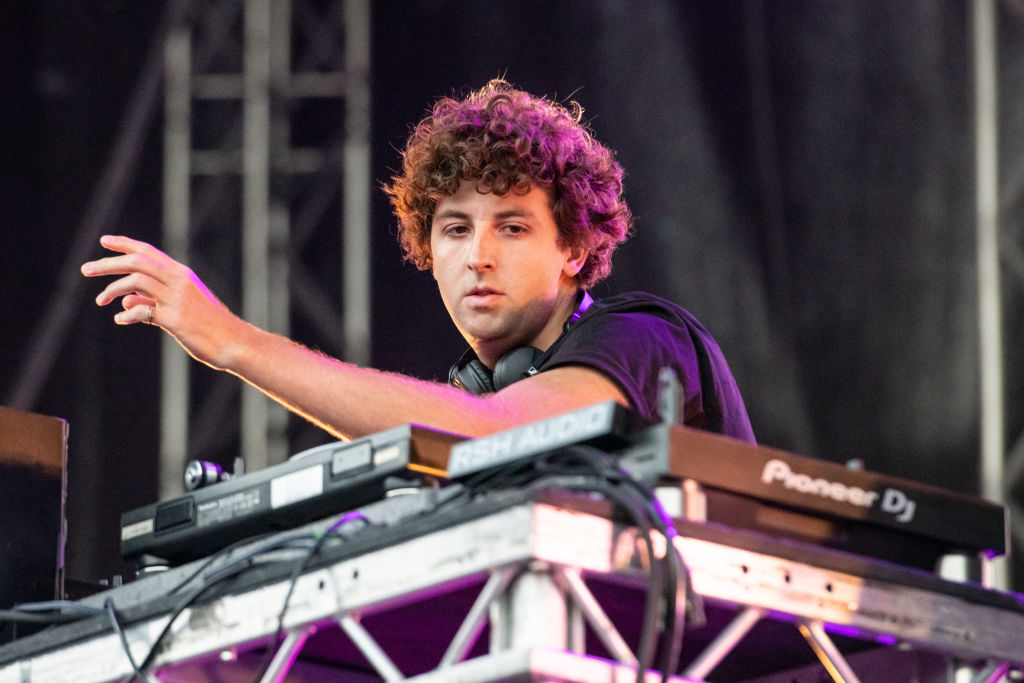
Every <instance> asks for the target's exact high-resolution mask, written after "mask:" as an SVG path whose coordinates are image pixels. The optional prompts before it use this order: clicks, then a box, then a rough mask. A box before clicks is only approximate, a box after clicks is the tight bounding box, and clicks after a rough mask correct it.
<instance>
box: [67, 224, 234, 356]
mask: <svg viewBox="0 0 1024 683" xmlns="http://www.w3.org/2000/svg"><path fill="white" fill-rule="evenodd" d="M100 244H101V245H103V246H104V247H105V248H107V249H109V250H110V251H114V252H119V255H117V256H108V257H106V258H101V259H98V260H96V261H89V262H88V263H85V264H83V265H82V274H83V275H85V276H86V277H97V276H103V275H123V276H124V277H121V278H118V279H116V280H114V281H112V282H111V283H109V284H108V285H107V286H106V288H105V289H104V290H103V291H102V292H100V294H99V296H97V297H96V303H97V304H98V305H100V306H106V305H107V304H109V303H110V302H112V301H114V300H115V299H117V298H118V297H121V305H122V307H123V310H121V311H119V312H118V313H117V314H116V315H115V316H114V322H116V323H117V324H119V325H132V324H134V323H146V324H150V325H156V326H157V327H160V328H162V329H164V330H166V331H167V332H168V333H169V334H171V335H172V336H173V337H174V338H175V339H176V340H177V341H178V343H180V344H181V345H182V346H183V347H184V348H185V350H186V351H188V353H189V354H191V355H192V356H193V357H194V358H196V359H197V360H199V361H201V362H203V363H206V364H207V365H211V366H213V367H218V368H221V367H223V366H224V362H225V360H224V358H223V356H224V354H225V352H226V350H227V348H228V346H229V345H230V344H231V342H232V339H233V337H234V335H235V334H236V333H237V332H238V331H239V328H240V326H242V325H244V323H243V322H242V321H241V320H240V319H239V318H237V317H236V316H235V315H233V314H232V313H231V312H230V311H229V310H228V309H227V307H226V306H224V305H223V304H222V303H221V302H220V301H219V300H218V299H217V297H215V296H214V295H213V293H212V292H211V291H210V290H209V289H208V288H207V287H206V285H204V284H203V282H202V281H201V280H200V279H199V278H198V277H197V276H196V274H195V273H194V272H193V271H192V269H191V268H189V267H188V266H186V265H184V264H182V263H179V262H178V261H175V260H174V259H173V258H171V257H170V256H168V255H167V254H165V253H164V252H162V251H160V250H159V249H157V248H156V247H154V246H152V245H151V244H147V243H146V242H141V241H139V240H134V239H131V238H130V237H123V236H116V235H104V236H103V237H101V238H100Z"/></svg>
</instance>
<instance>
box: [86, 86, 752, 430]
mask: <svg viewBox="0 0 1024 683" xmlns="http://www.w3.org/2000/svg"><path fill="white" fill-rule="evenodd" d="M580 115H581V110H580V109H579V107H578V106H576V105H573V110H572V111H570V110H569V109H567V108H565V107H563V106H561V105H558V104H556V103H553V102H550V101H548V100H546V99H543V98H537V97H534V96H532V95H529V94H527V93H524V92H521V91H517V90H515V89H513V88H512V87H511V86H510V85H509V84H507V83H505V82H504V81H500V80H496V81H492V82H491V83H489V84H488V85H487V86H485V87H484V88H483V89H481V90H480V91H478V92H474V93H472V94H470V95H469V96H468V97H466V98H465V99H463V100H454V99H451V98H444V99H442V100H440V101H439V102H438V103H437V104H436V105H435V106H434V108H433V111H432V113H431V114H430V115H429V116H427V117H426V118H425V119H424V120H423V121H421V122H420V123H419V124H418V126H417V127H416V129H415V130H414V131H413V133H412V135H411V136H410V139H409V141H408V144H407V146H406V149H405V152H404V154H403V170H402V173H401V174H400V175H397V176H396V177H395V178H393V183H392V185H390V186H389V187H388V188H387V192H388V194H389V196H390V197H391V200H392V204H393V206H394V208H395V213H396V215H397V216H398V217H399V221H400V235H399V237H400V241H401V243H402V246H403V249H404V250H405V253H406V257H407V258H408V259H409V260H411V261H413V262H414V263H415V264H416V265H417V266H418V267H419V268H421V269H430V270H431V272H432V273H433V275H434V278H435V280H436V281H437V283H438V287H439V290H440V292H441V297H442V299H443V301H444V303H445V306H446V308H447V309H448V312H449V314H450V315H451V317H452V320H453V321H454V322H455V325H456V326H457V327H458V329H459V331H460V332H461V333H462V335H463V336H464V337H465V338H466V341H467V342H468V343H469V346H470V349H469V350H468V351H467V353H466V354H465V355H464V356H463V358H462V359H460V361H459V363H458V364H457V365H456V367H454V368H453V369H452V378H451V379H452V381H451V384H452V385H453V386H449V385H444V384H439V383H434V382H426V381H422V380H418V379H414V378H411V377H408V376H404V375H400V374H395V373H386V372H381V371H378V370H374V369H370V368H361V367H357V366H354V365H351V364H348V363H343V362H341V361H338V360H336V359H332V358H328V357H326V356H324V355H322V354H319V353H316V352H314V351H311V350H309V349H307V348H305V347H302V346H300V345H298V344H295V343H294V342H292V341H290V340H288V339H285V338H283V337H281V336H278V335H275V334H272V333H269V332H266V331H264V330H261V329H258V328H256V327H254V326H252V325H249V324H248V323H246V322H245V321H243V320H241V319H240V318H238V317H236V316H235V315H233V314H232V313H231V312H230V311H228V310H227V308H226V307H224V306H223V305H222V304H221V303H220V302H219V301H218V300H217V299H216V297H214V296H213V294H212V293H211V292H210V291H209V290H208V289H207V288H206V287H205V286H204V285H203V283H202V282H201V281H200V280H199V279H198V278H197V277H196V275H195V274H194V273H193V272H192V271H191V270H190V269H189V268H187V267H186V266H185V265H183V264H181V263H178V262H176V261H174V260H173V259H171V258H170V257H168V256H167V255H166V254H164V253H163V252H161V251H159V250H158V249H156V248H155V247H153V246H151V245H149V244H146V243H143V242H139V241H136V240H132V239H130V238H127V237H118V236H104V237H103V238H101V240H100V243H101V244H102V245H103V246H104V247H105V248H107V249H110V250H111V251H115V252H119V254H120V255H117V256H111V257H107V258H102V259H99V260H97V261H92V262H89V263H86V264H84V265H83V266H82V272H83V274H85V275H86V276H90V277H93V276H101V275H121V276H122V277H120V278H118V279H116V280H115V281H113V282H111V283H110V284H109V285H108V286H107V287H106V289H104V290H103V292H102V293H100V295H99V296H98V297H97V299H96V301H97V303H98V304H99V305H101V306H103V305H106V304H109V303H110V302H112V301H114V300H115V299H116V298H118V297H122V306H123V308H124V310H123V311H121V312H119V313H118V314H117V315H115V321H116V322H117V323H119V324H134V323H147V324H151V325H156V326H158V327H161V328H163V329H164V330H165V331H166V332H168V333H169V334H171V335H172V336H174V338H175V339H176V340H177V341H178V342H179V343H180V344H181V345H182V346H183V347H184V348H185V350H186V351H187V352H188V353H189V354H191V355H192V356H193V357H194V358H196V359H197V360H199V361H201V362H203V363H206V364H207V365H209V366H211V367H213V368H217V369H220V370H224V371H227V372H230V373H232V374H235V375H237V376H238V377H240V378H242V379H243V380H245V381H247V382H249V383H250V384H252V385H253V386H255V387H257V388H259V389H260V390H261V391H263V392H264V393H266V394H267V395H268V396H271V397H272V398H274V399H275V400H277V401H279V402H280V403H282V404H283V405H285V406H286V407H288V408H289V409H291V410H293V411H295V412H296V413H299V414H301V415H303V416H305V417H306V418H308V419H310V420H312V421H313V422H315V423H316V424H318V425H320V426H322V427H323V428H324V429H326V430H327V431H329V432H330V433H331V434H333V435H335V436H337V437H339V438H346V437H358V436H362V435H365V434H369V433H373V432H377V431H381V430H383V429H387V428H389V427H393V426H396V425H399V424H404V423H408V422H415V423H420V424H425V425H429V426H432V427H435V428H440V429H445V430H448V431H451V432H455V433H459V434H464V435H467V436H479V435H483V434H488V433H491V432H494V431H499V430H501V429H506V428H509V427H513V426H516V425H519V424H523V423H526V422H531V421H534V420H538V419H542V418H544V417H548V416H550V415H554V414H558V413H562V412H566V411H569V410H573V409H575V408H581V407H583V406H587V405H590V404H593V403H597V402H600V401H605V400H615V401H618V402H619V403H621V404H623V405H626V406H629V407H631V408H633V409H635V410H637V411H638V412H639V413H641V414H642V415H644V416H645V417H648V418H653V417H654V416H655V398H656V389H657V381H656V380H657V372H658V370H660V368H661V367H662V366H666V365H667V366H670V367H673V369H675V370H676V372H677V374H678V375H679V377H680V379H681V381H682V384H683V386H684V390H685V391H684V394H685V400H684V405H683V406H681V408H680V415H682V416H683V421H684V422H685V423H687V424H691V425H694V426H698V427H703V428H706V429H710V430H713V431H719V432H723V433H725V434H729V435H731V436H735V437H737V438H740V439H744V440H748V441H752V440H753V436H752V433H751V430H750V425H749V421H748V420H747V415H746V411H745V409H744V407H743V402H742V400H741V398H740V396H739V392H738V390H737V389H736V385H735V382H734V381H733V378H732V375H731V374H730V372H729V369H728V367H727V365H726V364H725V361H724V359H723V358H722V356H721V352H720V351H719V349H718V346H717V345H716V344H715V342H714V341H713V340H712V339H711V337H710V335H708V334H707V332H706V331H705V330H704V328H703V327H701V326H700V324H699V323H698V322H697V321H696V320H694V319H693V318H692V316H690V315H689V314H688V313H686V312H685V311H683V310H682V309H680V308H679V307H677V306H675V305H674V304H671V303H669V302H665V301H663V300H660V299H658V298H656V297H652V296H649V295H625V296H620V297H612V298H610V299H607V300H605V301H599V302H594V303H591V300H590V297H589V295H587V294H586V291H585V290H586V289H587V288H589V287H591V286H592V285H593V284H594V283H596V282H597V281H599V280H600V279H601V278H603V277H605V276H606V275H607V274H608V272H609V271H610V267H611V266H610V260H611V253H612V251H613V250H614V249H615V247H616V246H617V245H618V244H619V243H621V242H622V241H623V240H624V239H625V238H626V236H627V235H628V233H629V230H630V227H631V221H632V219H631V216H630V213H629V210H628V208H627V207H626V204H625V202H624V201H623V200H622V170H621V168H620V167H619V165H618V163H616V161H615V160H614V156H613V153H612V152H611V151H610V150H608V149H607V148H605V147H604V146H602V145H601V144H600V143H598V142H597V141H595V140H594V139H593V138H592V137H591V135H590V133H589V132H588V131H587V129H586V128H585V127H584V126H583V125H582V124H581V123H580ZM492 371H495V373H494V376H492ZM466 389H468V390H469V391H466Z"/></svg>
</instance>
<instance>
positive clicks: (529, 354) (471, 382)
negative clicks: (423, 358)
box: [448, 292, 594, 396]
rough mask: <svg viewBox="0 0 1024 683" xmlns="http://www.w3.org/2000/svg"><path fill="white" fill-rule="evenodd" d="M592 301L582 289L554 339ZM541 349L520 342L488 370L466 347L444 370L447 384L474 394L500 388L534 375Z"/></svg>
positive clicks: (567, 329)
mask: <svg viewBox="0 0 1024 683" xmlns="http://www.w3.org/2000/svg"><path fill="white" fill-rule="evenodd" d="M592 303H594V299H593V298H592V297H591V296H590V294H589V293H588V292H583V296H582V297H580V303H579V306H577V307H576V310H575V311H573V312H572V315H570V316H569V319H568V320H566V321H565V325H564V326H562V335H561V336H559V337H558V339H561V338H562V336H564V335H565V333H566V332H568V331H569V328H571V327H572V326H573V325H574V324H576V321H578V320H579V319H580V318H582V317H583V314H584V313H586V312H587V309H588V308H590V305H591V304H592ZM558 339H556V340H555V344H557V343H558ZM552 347H554V344H552ZM544 353H545V352H544V351H541V350H540V349H537V348H534V347H532V346H520V347H519V348H516V349H512V350H511V351H508V352H506V353H505V354H504V355H503V356H502V357H501V358H499V359H498V362H497V363H495V364H494V370H493V371H492V370H491V369H489V368H488V367H487V366H486V365H484V364H483V363H481V362H480V359H479V358H477V357H476V353H474V352H473V349H466V352H465V353H463V354H462V357H461V358H459V360H458V362H457V363H456V364H455V365H453V366H452V367H451V369H450V370H449V371H448V384H451V385H452V386H453V387H455V388H456V389H462V390H464V391H468V392H469V393H471V394H473V395H475V396H479V395H480V394H492V393H494V392H496V391H501V390H502V389H504V388H505V387H507V386H508V385H510V384H515V383H516V382H518V381H519V380H521V379H526V378H527V377H533V376H534V375H536V374H537V373H538V372H539V371H538V370H537V368H536V366H537V365H538V364H539V363H540V360H541V357H542V356H544Z"/></svg>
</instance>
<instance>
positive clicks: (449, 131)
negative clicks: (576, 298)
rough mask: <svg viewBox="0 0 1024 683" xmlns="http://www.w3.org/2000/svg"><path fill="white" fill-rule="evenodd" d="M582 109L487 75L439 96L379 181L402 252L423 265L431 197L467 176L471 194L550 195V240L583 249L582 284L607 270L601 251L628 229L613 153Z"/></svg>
mask: <svg viewBox="0 0 1024 683" xmlns="http://www.w3.org/2000/svg"><path fill="white" fill-rule="evenodd" d="M582 114H583V109H582V108H581V107H580V106H579V104H577V103H575V102H572V103H570V104H569V106H568V107H566V106H563V105H561V104H558V103H556V102H553V101H550V100H548V99H546V98H541V97H535V96H533V95H530V94H529V93H526V92H523V91H520V90H516V89H515V88H513V87H512V86H511V85H510V84H509V83H507V82H505V81H504V80H501V79H495V80H492V81H491V82H489V83H488V84H487V85H486V86H484V87H483V88H481V89H480V90H478V91H475V92H473V93H471V94H470V95H469V96H467V97H466V98H465V99H463V100H455V99H452V98H449V97H446V98H442V99H440V100H438V102H437V103H436V104H435V105H434V107H433V109H432V111H431V112H430V114H428V115H427V116H426V117H425V118H424V119H423V120H422V121H420V122H419V124H417V125H416V127H415V128H414V129H413V131H412V134H411V135H410V136H409V140H408V142H407V144H406V148H405V150H404V152H403V153H402V172H401V173H400V174H396V175H394V176H393V177H392V178H391V180H392V184H391V185H389V186H385V187H384V191H385V192H386V193H387V194H388V196H389V197H390V199H391V204H392V206H393V208H394V212H395V215H396V216H397V217H398V221H399V228H398V239H399V242H400V243H401V245H402V249H403V251H404V252H405V258H406V259H407V260H409V261H411V262H413V263H414V264H415V265H416V266H417V267H418V268H419V269H421V270H426V269H429V268H430V267H431V266H432V265H433V264H432V259H431V253H430V228H431V217H432V216H433V213H434V210H435V208H436V207H437V203H438V201H439V200H440V199H442V198H444V197H448V196H451V195H453V194H455V192H456V191H458V188H459V184H460V183H461V182H462V181H476V183H477V188H478V190H479V191H481V192H493V193H495V194H497V195H505V194H507V193H509V192H516V193H522V194H525V193H526V192H529V190H530V188H531V187H533V186H536V187H541V188H544V189H545V190H547V191H548V192H549V193H550V195H551V201H552V204H551V209H552V213H553V214H554V217H555V222H556V224H557V225H558V232H559V245H560V246H562V247H565V246H569V247H571V248H573V249H576V248H582V249H585V250H586V251H587V259H586V261H585V263H584V265H583V268H582V269H581V270H580V272H579V274H578V275H577V281H578V282H579V284H580V286H581V287H583V288H589V287H592V286H593V285H594V284H595V283H597V282H598V281H600V280H601V279H603V278H604V277H606V276H607V275H608V273H609V272H611V256H612V252H613V251H614V250H615V248H616V247H617V246H618V245H619V244H620V243H621V242H623V241H624V240H625V239H626V238H627V237H628V236H629V233H630V231H631V229H632V223H633V218H632V215H631V214H630V211H629V208H628V207H627V206H626V202H625V201H624V200H623V198H622V167H621V166H619V164H618V162H617V161H616V160H615V154H614V152H613V151H612V150H610V149H608V148H607V147H605V146H604V145H602V144H601V143H599V142H598V141H597V140H595V139H594V138H593V136H592V135H591V133H590V131H589V130H588V128H587V127H586V126H585V124H583V123H581V118H582Z"/></svg>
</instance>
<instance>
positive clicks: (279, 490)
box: [270, 465, 324, 510]
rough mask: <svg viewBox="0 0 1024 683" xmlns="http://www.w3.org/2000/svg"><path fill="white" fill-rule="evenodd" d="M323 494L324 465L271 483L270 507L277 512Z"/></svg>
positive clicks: (300, 471) (286, 475)
mask: <svg viewBox="0 0 1024 683" xmlns="http://www.w3.org/2000/svg"><path fill="white" fill-rule="evenodd" d="M323 492H324V468H323V465H317V466H316V467H307V468H306V469H304V470H299V471H297V472H292V473H290V474H283V475H281V476H280V477H277V478H276V479H273V480H272V481H271V482H270V507H271V508H272V509H275V510H276V509H277V508H279V507H283V506H285V505H291V504H292V503H294V502H296V501H299V500H305V499H306V498H312V497H313V496H319V495H320V494H321V493H323Z"/></svg>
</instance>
